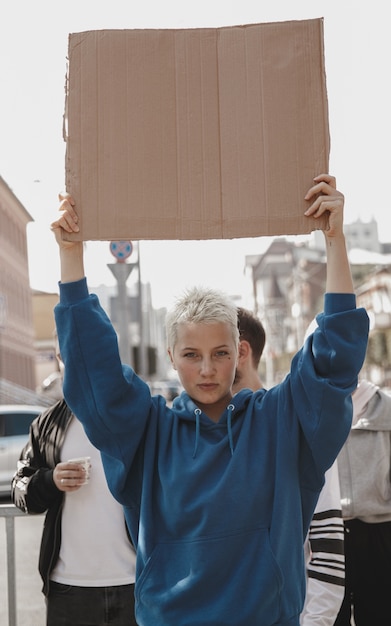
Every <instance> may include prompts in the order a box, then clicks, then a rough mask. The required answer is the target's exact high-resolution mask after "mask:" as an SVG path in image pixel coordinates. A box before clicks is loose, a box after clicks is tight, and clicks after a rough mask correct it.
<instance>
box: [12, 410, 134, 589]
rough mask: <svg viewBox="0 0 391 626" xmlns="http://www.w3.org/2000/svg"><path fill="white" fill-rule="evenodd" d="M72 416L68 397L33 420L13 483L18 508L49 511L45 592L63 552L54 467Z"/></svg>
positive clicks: (43, 556) (42, 563) (42, 560)
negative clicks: (61, 550) (61, 549)
mask: <svg viewBox="0 0 391 626" xmlns="http://www.w3.org/2000/svg"><path fill="white" fill-rule="evenodd" d="M72 419H73V413H72V411H71V410H70V408H69V407H68V405H67V404H66V402H65V400H60V401H59V402H57V403H56V404H54V405H53V406H51V407H49V408H48V409H47V410H46V411H44V412H43V413H41V415H39V416H38V417H37V418H36V419H35V420H34V421H33V422H32V424H31V426H30V434H29V440H28V442H27V444H26V445H25V446H24V448H23V450H22V452H21V454H20V457H19V461H18V467H17V471H16V473H15V474H14V477H13V479H12V484H11V494H12V500H13V502H14V504H15V505H16V506H17V507H18V508H19V509H21V510H22V511H24V512H25V513H31V514H34V513H35V514H38V513H44V512H45V511H46V518H45V523H44V526H43V531H42V539H41V548H40V553H39V564H38V569H39V573H40V575H41V578H42V580H43V587H42V592H43V593H44V594H45V596H47V595H48V593H49V576H50V573H51V571H52V570H53V567H54V566H55V564H56V563H57V559H58V555H59V552H60V545H61V514H62V506H63V501H64V492H62V491H60V490H59V489H57V487H56V485H55V484H54V480H53V470H54V468H55V467H56V465H57V463H60V461H61V459H60V452H61V448H62V446H63V443H64V437H65V433H66V431H67V428H68V426H69V424H70V422H71V420H72ZM124 524H125V517H124ZM128 537H129V533H128ZM129 541H130V537H129Z"/></svg>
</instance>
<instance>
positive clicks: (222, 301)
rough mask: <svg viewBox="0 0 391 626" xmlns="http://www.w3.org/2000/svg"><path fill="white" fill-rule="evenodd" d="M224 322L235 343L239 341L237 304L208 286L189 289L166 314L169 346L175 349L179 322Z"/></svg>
mask: <svg viewBox="0 0 391 626" xmlns="http://www.w3.org/2000/svg"><path fill="white" fill-rule="evenodd" d="M218 322H223V323H225V324H228V325H229V326H230V327H231V330H232V337H233V339H234V341H235V343H237V344H238V343H239V331H238V315H237V308H236V305H235V304H234V303H233V302H232V301H231V300H230V298H229V297H228V296H227V295H226V294H225V293H223V292H221V291H218V290H216V289H211V288H207V287H193V288H192V289H189V290H187V291H186V292H185V293H184V294H183V296H182V297H180V298H178V300H177V301H176V304H175V305H174V307H173V308H172V310H171V311H169V312H168V313H167V315H166V338H167V347H168V348H170V349H171V350H173V349H174V347H175V344H176V341H177V336H178V326H179V324H186V323H187V324H190V323H193V324H216V323H218Z"/></svg>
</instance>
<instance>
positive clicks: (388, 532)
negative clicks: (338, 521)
mask: <svg viewBox="0 0 391 626" xmlns="http://www.w3.org/2000/svg"><path fill="white" fill-rule="evenodd" d="M345 572H346V576H345V597H344V599H343V602H342V606H341V609H340V611H339V613H338V617H337V619H336V620H335V623H334V626H350V624H351V616H352V615H354V622H355V624H356V626H390V624H391V602H390V594H391V591H390V590H391V522H383V523H380V524H366V523H365V522H361V521H360V520H357V519H355V520H348V521H346V522H345Z"/></svg>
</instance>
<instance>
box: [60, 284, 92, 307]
mask: <svg viewBox="0 0 391 626" xmlns="http://www.w3.org/2000/svg"><path fill="white" fill-rule="evenodd" d="M58 285H59V289H60V302H61V304H64V305H65V306H69V305H70V304H75V303H76V302H80V301H81V300H85V299H86V298H88V296H89V293H88V287H87V279H86V278H85V277H84V278H81V279H80V280H76V281H75V282H72V283H61V282H59V283H58Z"/></svg>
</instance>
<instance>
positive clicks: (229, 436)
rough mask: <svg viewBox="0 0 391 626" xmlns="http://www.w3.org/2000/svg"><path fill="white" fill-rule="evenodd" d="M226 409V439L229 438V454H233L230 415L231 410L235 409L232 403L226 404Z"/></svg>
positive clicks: (231, 413)
mask: <svg viewBox="0 0 391 626" xmlns="http://www.w3.org/2000/svg"><path fill="white" fill-rule="evenodd" d="M227 409H228V411H229V412H228V419H227V430H228V439H229V447H230V449H231V456H233V455H234V440H233V435H232V415H233V412H234V410H235V407H234V405H233V404H229V405H228V406H227Z"/></svg>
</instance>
